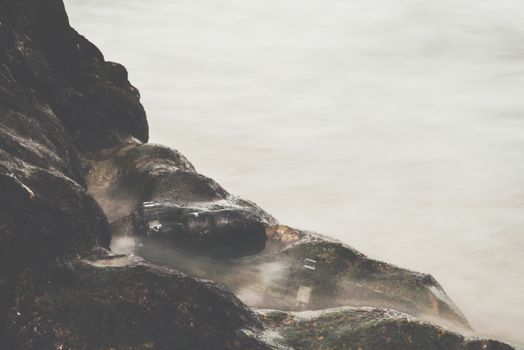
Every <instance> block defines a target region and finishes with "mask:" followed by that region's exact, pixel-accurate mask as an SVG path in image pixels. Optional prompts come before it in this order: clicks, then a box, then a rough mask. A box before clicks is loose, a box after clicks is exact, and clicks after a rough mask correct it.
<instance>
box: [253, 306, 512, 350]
mask: <svg viewBox="0 0 524 350" xmlns="http://www.w3.org/2000/svg"><path fill="white" fill-rule="evenodd" d="M260 315H261V319H263V320H264V321H265V322H266V323H268V324H271V325H272V326H273V327H275V328H276V329H277V330H278V331H279V334H280V335H281V336H282V337H283V338H284V339H285V341H286V342H287V343H289V344H290V345H291V346H293V347H294V348H295V349H297V350H309V349H311V350H313V349H315V350H320V349H332V350H339V349H387V350H409V349H413V350H418V349H425V350H440V349H456V350H459V349H460V350H466V349H467V350H473V349H475V350H483V349H492V350H493V349H496V350H506V349H512V347H510V346H508V345H506V344H503V343H500V342H497V341H493V340H481V339H476V338H468V337H464V336H462V335H460V334H458V333H455V332H450V331H446V330H444V329H442V328H439V327H437V326H435V325H432V324H430V323H426V322H423V321H420V320H418V319H416V318H413V317H410V316H408V315H406V314H403V313H400V312H397V311H394V310H387V309H377V308H370V307H360V308H358V307H343V308H338V309H329V310H324V311H319V312H311V311H309V312H308V311H306V312H294V313H285V312H281V311H272V310H265V311H264V310H261V311H260Z"/></svg>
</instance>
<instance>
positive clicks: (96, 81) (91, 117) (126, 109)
mask: <svg viewBox="0 0 524 350" xmlns="http://www.w3.org/2000/svg"><path fill="white" fill-rule="evenodd" d="M0 21H1V23H2V25H1V28H0V30H1V31H2V35H1V37H0V38H1V39H2V40H1V41H0V47H1V49H2V50H1V51H2V56H1V58H0V60H1V63H2V64H3V65H4V70H5V71H8V72H6V73H7V74H5V76H4V77H3V79H5V80H8V81H9V85H10V86H9V87H8V86H7V85H6V84H2V86H4V88H5V89H6V90H7V91H4V100H8V104H9V105H11V106H12V107H14V106H13V105H17V106H22V105H23V101H24V100H27V99H29V100H31V102H32V103H30V105H33V104H35V103H36V101H38V102H39V103H41V104H42V105H43V106H46V105H47V106H48V107H50V108H51V109H52V110H53V112H54V113H55V114H56V115H57V117H58V119H59V120H60V121H62V123H63V125H64V126H65V128H66V129H67V131H68V134H69V137H70V138H71V139H72V140H73V142H74V144H75V146H76V147H77V148H78V149H80V150H93V149H100V148H103V147H109V146H112V145H116V144H117V143H119V142H120V140H121V138H122V136H124V137H125V136H127V135H131V136H134V137H136V138H138V139H140V140H142V141H147V139H148V126H147V121H146V117H145V112H144V109H143V107H142V105H141V104H140V102H139V100H138V97H137V96H138V94H137V90H136V89H135V88H134V87H132V86H131V85H130V84H129V82H128V81H127V74H126V73H125V69H124V68H123V67H122V66H120V65H117V64H114V63H108V62H105V61H104V57H103V55H102V54H101V53H100V51H99V50H98V49H97V48H96V47H95V46H94V45H93V44H91V43H90V42H89V41H88V40H87V39H85V38H84V37H83V36H81V35H79V34H78V33H77V32H76V31H74V30H73V29H72V28H71V27H70V26H69V23H68V19H67V16H66V14H65V10H64V6H63V3H62V1H59V0H40V1H32V0H16V1H15V0H13V1H4V2H2V4H1V12H0ZM13 87H15V90H14V91H13V90H11V91H12V92H9V89H10V88H13Z"/></svg>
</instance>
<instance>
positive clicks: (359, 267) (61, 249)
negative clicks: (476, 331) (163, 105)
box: [0, 0, 509, 350]
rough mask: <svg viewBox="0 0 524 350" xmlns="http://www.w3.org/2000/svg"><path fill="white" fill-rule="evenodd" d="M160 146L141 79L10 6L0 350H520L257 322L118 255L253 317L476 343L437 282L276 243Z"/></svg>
mask: <svg viewBox="0 0 524 350" xmlns="http://www.w3.org/2000/svg"><path fill="white" fill-rule="evenodd" d="M147 139H148V126H147V121H146V118H145V112H144V110H143V107H142V105H141V104H140V102H139V93H138V91H137V90H136V89H135V88H134V87H133V86H131V85H130V83H129V81H128V77H127V71H126V70H125V68H124V67H123V66H121V65H119V64H117V63H113V62H106V61H105V60H104V57H103V55H102V53H101V52H100V51H99V50H98V49H97V48H96V47H95V46H94V45H93V44H91V43H90V42H89V41H88V40H87V39H85V38H84V37H83V36H81V35H79V34H78V33H77V32H76V31H74V30H73V29H72V28H71V27H70V26H69V23H68V19H67V16H66V14H65V10H64V6H63V3H62V1H61V0H9V1H2V2H0V344H1V347H2V348H6V349H28V350H29V349H35V350H36V349H38V350H40V349H127V350H131V349H195V350H199V349H206V350H207V349H217V350H221V349H246V350H250V349H253V350H263V349H289V347H287V345H290V346H293V347H294V348H296V349H348V348H353V349H358V348H359V347H361V348H365V349H497V350H498V349H508V348H509V347H507V346H506V345H503V344H500V343H497V342H495V341H485V340H470V339H466V338H464V337H463V336H461V335H458V334H456V333H452V332H450V331H446V330H444V329H441V328H437V327H436V326H433V325H431V324H428V323H424V322H421V321H419V320H416V319H413V318H411V317H409V316H407V315H405V314H401V313H398V312H396V311H391V310H384V309H377V308H356V307H345V308H342V309H339V310H335V311H333V310H332V311H327V312H325V313H321V314H313V315H311V314H310V315H309V316H308V314H304V313H293V312H283V311H279V312H272V313H269V314H268V313H262V314H261V315H258V316H257V315H255V314H254V313H253V312H252V311H251V310H250V309H249V308H248V307H247V306H246V305H245V304H243V303H242V302H241V301H240V300H239V299H238V298H237V297H236V296H234V295H233V294H231V293H230V292H228V291H227V290H226V289H224V288H223V287H221V286H219V285H217V284H215V283H214V282H210V281H204V280H200V279H198V278H194V277H190V276H187V275H184V274H182V273H180V272H177V271H173V270H168V269H166V268H161V267H155V266H152V265H150V264H149V263H145V262H144V261H142V260H141V259H139V258H136V257H134V256H131V255H130V256H126V255H116V254H113V253H111V252H109V251H108V250H107V249H108V248H109V244H110V240H111V231H110V230H113V232H114V233H117V234H133V235H136V236H137V237H139V238H140V239H141V240H142V242H143V245H142V246H141V247H139V249H138V250H137V253H140V254H143V255H144V256H146V257H148V258H150V259H151V260H154V261H155V262H159V263H163V264H166V265H170V266H173V267H176V268H179V269H181V270H184V271H187V272H189V273H192V274H194V275H198V276H202V277H209V278H213V279H214V280H216V281H219V282H222V283H224V284H225V285H227V286H228V287H229V288H230V289H231V290H233V291H235V292H236V293H237V294H238V295H239V296H240V297H241V299H242V300H243V301H245V302H246V303H248V304H249V305H250V306H263V307H273V306H277V307H280V308H282V309H286V310H301V309H318V308H325V307H331V306H337V305H374V306H381V307H393V308H396V309H398V310H403V311H406V312H407V313H410V314H413V315H417V316H420V317H426V316H428V314H429V316H430V317H435V316H438V317H439V319H445V320H447V321H450V322H454V323H455V324H457V323H458V324H460V325H462V326H466V327H467V321H466V320H465V319H464V317H463V316H462V315H461V314H460V311H458V310H457V309H456V307H455V306H454V305H453V303H452V302H451V301H450V300H449V298H447V297H446V296H445V293H444V292H443V290H442V288H441V287H440V286H439V285H438V283H437V282H436V281H435V280H434V279H433V278H432V277H431V276H429V275H422V274H417V273H414V272H411V271H407V270H404V269H400V268H397V267H394V266H391V265H388V264H385V263H381V262H378V261H374V260H371V259H369V258H367V257H365V256H364V255H362V254H361V253H358V252H356V251H354V250H353V249H351V248H350V247H347V246H344V245H342V244H340V243H337V242H332V241H330V240H329V239H327V238H321V237H319V236H317V235H315V234H312V233H308V232H302V231H298V230H294V229H292V228H289V227H285V226H278V225H277V223H276V221H275V220H274V219H273V218H272V217H271V216H270V215H269V214H267V213H266V212H265V211H263V210H262V209H260V208H259V207H258V206H256V205H255V204H254V203H252V202H249V201H245V200H241V199H239V198H236V197H234V196H232V195H230V194H229V193H228V192H227V191H226V190H225V189H223V188H222V187H221V186H220V185H219V184H217V183H216V182H215V181H213V180H212V179H210V178H208V177H205V176H203V175H201V174H198V173H197V172H196V171H195V169H194V167H193V166H192V165H191V163H190V162H189V161H188V160H187V159H186V158H185V157H184V156H182V155H181V154H180V153H179V152H177V151H175V150H170V149H168V148H165V147H162V146H157V145H145V144H142V142H147ZM78 151H80V152H81V153H80V154H81V156H82V157H80V156H79V154H78V153H77V152H78ZM86 187H87V188H88V189H89V192H88V191H87V189H86ZM95 199H96V201H95ZM97 202H98V204H97ZM147 202H149V203H147ZM99 205H100V206H99ZM110 224H111V225H110ZM155 245H156V246H157V247H154V246H155ZM152 247H153V249H150V248H152ZM159 248H164V249H166V250H165V252H166V255H165V257H167V258H169V259H171V260H170V261H169V262H168V261H166V260H163V259H164V257H163V256H159V254H158V252H159V251H161V250H160V249H159ZM148 249H149V250H148ZM255 253H258V254H255ZM251 254H255V255H251ZM245 255H251V256H247V257H245ZM239 256H244V257H242V258H239ZM307 264H309V265H308V266H309V268H306V267H305V266H304V265H307Z"/></svg>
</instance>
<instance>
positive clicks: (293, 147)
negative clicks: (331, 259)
mask: <svg viewBox="0 0 524 350" xmlns="http://www.w3.org/2000/svg"><path fill="white" fill-rule="evenodd" d="M65 3H66V7H67V10H68V12H69V15H70V20H71V24H72V26H74V27H75V28H76V29H77V30H79V31H80V32H81V33H82V34H84V35H86V36H87V37H88V38H89V39H90V40H91V41H93V42H94V43H95V44H96V45H98V46H99V47H100V48H101V50H102V51H103V52H104V54H105V56H106V59H108V60H113V61H118V62H121V63H123V64H124V65H125V66H126V67H127V68H128V70H129V71H130V80H131V81H132V83H133V84H134V85H136V86H137V87H138V88H139V90H140V92H141V94H142V101H143V104H144V106H145V108H146V110H147V112H148V117H149V122H150V127H151V141H152V142H157V143H162V144H166V145H169V146H171V147H174V148H176V149H178V150H180V151H181V152H182V153H184V154H185V155H186V156H187V157H188V158H189V159H190V160H191V161H192V162H193V164H194V165H195V166H196V168H197V169H198V170H199V171H200V172H201V173H203V174H206V175H208V176H210V177H212V178H214V179H216V180H217V181H218V182H219V183H221V184H222V185H223V186H224V187H225V188H227V189H228V190H229V191H230V192H232V193H234V194H237V195H240V196H243V197H246V198H249V199H252V200H253V201H255V202H256V203H258V204H259V205H261V206H262V207H264V208H265V209H267V210H268V211H269V212H271V213H272V214H273V215H275V217H277V218H278V219H279V220H280V221H281V222H283V223H286V224H289V225H292V226H296V227H300V228H307V229H311V230H315V231H318V232H321V233H324V234H328V235H331V236H333V237H336V238H338V239H340V240H342V241H344V242H346V243H348V244H350V245H352V246H354V247H355V248H357V249H359V250H361V251H362V252H364V253H366V254H368V255H370V256H372V257H374V258H378V259H381V260H385V261H388V262H391V263H394V264H397V265H401V266H404V267H409V268H412V269H415V270H418V271H423V272H428V273H431V274H432V275H433V276H435V278H437V280H439V281H440V282H441V284H442V285H443V287H444V288H445V290H446V291H447V292H448V294H449V296H450V297H451V298H452V299H453V300H454V301H455V302H456V304H457V305H458V306H459V307H460V308H461V310H462V311H463V312H464V314H465V315H466V317H467V318H468V319H469V320H470V322H471V323H472V325H473V327H474V328H475V329H476V330H477V332H478V334H480V335H485V336H493V337H498V338H503V339H509V340H514V341H520V342H522V343H524V332H523V330H524V2H522V1H521V0H497V1H495V0H490V1H487V0H439V1H420V0H332V1H329V2H328V1H321V0H267V1H258V0H149V1H139V0H65Z"/></svg>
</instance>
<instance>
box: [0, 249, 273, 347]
mask: <svg viewBox="0 0 524 350" xmlns="http://www.w3.org/2000/svg"><path fill="white" fill-rule="evenodd" d="M35 275H36V276H37V277H34V276H35ZM17 285H18V288H17V290H16V293H15V299H16V303H14V305H12V307H11V308H10V309H9V311H8V314H9V319H10V322H11V323H10V327H9V328H8V331H7V335H8V336H7V337H6V338H5V339H7V341H8V342H7V343H6V342H4V343H3V345H4V346H8V347H7V348H10V349H15V348H16V349H173V350H175V349H180V350H187V349H195V350H197V349H202V350H205V349H260V350H262V349H269V346H268V345H265V344H264V343H263V342H262V341H261V340H258V339H257V336H256V334H257V333H260V332H262V324H261V322H260V321H259V320H258V319H257V317H256V316H255V315H254V314H253V312H252V311H251V310H249V309H248V308H247V307H246V306H244V305H243V304H242V303H241V302H240V301H239V300H238V299H236V297H235V296H234V295H232V294H231V293H230V292H228V291H227V290H225V289H224V288H222V287H220V286H218V285H216V284H214V283H212V282H209V281H199V280H196V279H194V278H191V277H188V276H185V275H183V274H180V273H177V272H175V271H171V270H167V269H164V268H159V267H154V266H150V265H148V264H145V263H143V262H141V261H140V260H138V259H136V258H130V257H126V256H106V257H102V258H98V259H96V260H93V261H88V260H83V261H80V260H74V261H72V262H71V263H68V264H63V265H58V266H55V267H54V268H53V269H52V270H44V271H43V273H42V272H41V273H39V274H35V271H24V272H23V273H21V274H20V275H18V276H17Z"/></svg>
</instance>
